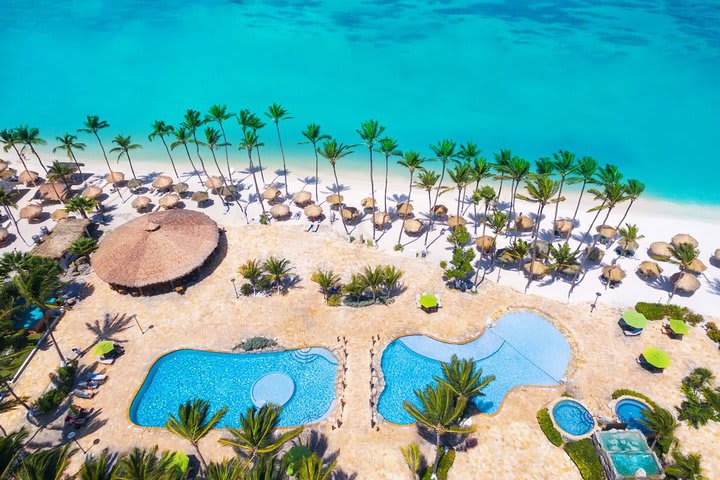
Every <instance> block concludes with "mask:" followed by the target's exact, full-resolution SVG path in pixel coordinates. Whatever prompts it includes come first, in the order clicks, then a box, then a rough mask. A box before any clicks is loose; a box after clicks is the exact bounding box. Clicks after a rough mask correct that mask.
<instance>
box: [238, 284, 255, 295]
mask: <svg viewBox="0 0 720 480" xmlns="http://www.w3.org/2000/svg"><path fill="white" fill-rule="evenodd" d="M240 293H241V294H242V295H244V296H246V297H249V296H250V295H252V294H253V293H254V290H253V286H252V285H250V284H249V283H243V284H242V285H240Z"/></svg>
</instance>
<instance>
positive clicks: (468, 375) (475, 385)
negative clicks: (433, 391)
mask: <svg viewBox="0 0 720 480" xmlns="http://www.w3.org/2000/svg"><path fill="white" fill-rule="evenodd" d="M440 365H442V369H443V376H442V377H438V376H435V377H433V378H434V379H435V380H436V381H437V382H440V383H442V384H443V385H445V386H446V387H448V388H449V389H450V390H452V391H453V392H454V393H455V395H457V396H458V397H459V398H462V399H464V400H466V401H467V402H470V401H471V400H472V399H473V398H475V397H477V396H480V395H484V394H483V393H482V391H483V390H484V389H485V388H487V386H488V385H490V382H492V381H494V380H495V375H488V376H486V377H483V376H482V373H483V371H482V368H476V365H475V360H473V359H472V358H469V359H465V358H464V359H462V360H460V359H459V358H458V356H457V355H453V356H452V358H451V359H450V362H449V363H445V362H440Z"/></svg>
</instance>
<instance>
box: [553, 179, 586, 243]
mask: <svg viewBox="0 0 720 480" xmlns="http://www.w3.org/2000/svg"><path fill="white" fill-rule="evenodd" d="M586 186H587V180H584V181H583V184H582V188H581V189H580V196H579V197H578V201H577V205H575V212H574V213H573V217H572V226H573V228H574V227H575V220H577V214H578V211H579V210H580V202H582V197H583V194H584V193H585V187H586ZM553 228H555V225H554V224H553ZM569 242H570V235H568V236H567V238H566V239H565V243H569Z"/></svg>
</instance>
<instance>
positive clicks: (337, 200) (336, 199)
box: [325, 193, 345, 206]
mask: <svg viewBox="0 0 720 480" xmlns="http://www.w3.org/2000/svg"><path fill="white" fill-rule="evenodd" d="M325 200H327V202H328V203H329V204H330V205H333V206H336V205H340V204H341V203H343V200H345V198H344V197H343V196H342V195H338V194H337V193H333V194H332V195H328V196H327V197H325Z"/></svg>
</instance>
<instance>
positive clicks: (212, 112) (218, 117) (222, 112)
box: [205, 103, 234, 184]
mask: <svg viewBox="0 0 720 480" xmlns="http://www.w3.org/2000/svg"><path fill="white" fill-rule="evenodd" d="M233 116H234V115H233V114H232V113H228V111H227V105H220V104H218V103H216V104H215V105H212V106H211V107H210V109H209V110H208V113H207V115H205V121H206V122H217V124H218V125H219V126H220V131H221V132H222V139H223V143H222V144H219V146H221V147H225V164H226V165H227V171H228V178H229V179H230V184H232V183H233V178H232V170H231V169H230V154H229V153H228V148H227V147H228V145H230V144H229V143H228V141H227V136H225V127H224V126H223V122H224V121H225V120H227V119H229V118H232V117H233ZM215 163H217V160H216V161H215Z"/></svg>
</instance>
